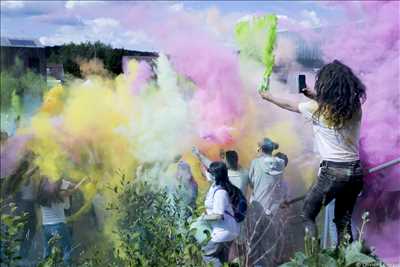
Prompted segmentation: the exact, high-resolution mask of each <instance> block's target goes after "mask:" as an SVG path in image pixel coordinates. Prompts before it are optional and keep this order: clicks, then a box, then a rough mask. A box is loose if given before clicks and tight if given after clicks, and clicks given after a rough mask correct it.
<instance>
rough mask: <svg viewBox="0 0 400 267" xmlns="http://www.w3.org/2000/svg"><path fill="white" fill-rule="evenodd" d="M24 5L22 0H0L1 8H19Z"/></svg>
mask: <svg viewBox="0 0 400 267" xmlns="http://www.w3.org/2000/svg"><path fill="white" fill-rule="evenodd" d="M24 6H25V3H24V1H1V8H4V9H19V8H23V7H24Z"/></svg>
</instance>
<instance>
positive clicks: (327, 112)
mask: <svg viewBox="0 0 400 267" xmlns="http://www.w3.org/2000/svg"><path fill="white" fill-rule="evenodd" d="M315 91H316V100H317V102H318V109H317V110H316V112H315V113H314V116H315V117H316V119H318V120H319V119H320V117H321V116H323V118H324V119H325V120H327V122H328V123H329V125H330V126H331V127H333V128H335V129H340V128H342V127H343V126H344V125H345V124H346V122H347V121H349V120H351V119H352V118H353V116H354V115H355V114H358V113H359V111H360V109H361V103H362V102H363V101H364V100H365V99H366V92H365V86H364V84H363V83H362V82H361V81H360V79H359V78H358V77H357V76H356V75H355V74H354V73H353V71H352V70H351V69H350V68H349V67H348V66H346V65H344V64H343V63H341V62H340V61H338V60H334V61H333V62H331V63H329V64H326V65H325V66H323V67H322V68H321V69H320V70H319V71H318V73H317V77H316V82H315Z"/></svg>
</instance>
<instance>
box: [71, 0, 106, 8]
mask: <svg viewBox="0 0 400 267" xmlns="http://www.w3.org/2000/svg"><path fill="white" fill-rule="evenodd" d="M102 3H104V1H81V0H68V1H67V2H65V8H66V9H74V8H75V7H79V6H86V5H92V4H102Z"/></svg>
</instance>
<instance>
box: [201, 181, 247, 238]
mask: <svg viewBox="0 0 400 267" xmlns="http://www.w3.org/2000/svg"><path fill="white" fill-rule="evenodd" d="M204 206H205V208H206V211H207V214H223V215H224V218H223V219H222V220H218V221H212V222H211V227H212V232H211V241H213V242H217V243H220V242H227V241H232V240H234V239H236V238H237V237H238V236H239V233H240V226H239V224H238V223H237V222H236V220H235V219H234V218H233V217H232V216H233V209H232V205H231V203H230V200H229V196H228V192H226V191H225V190H224V189H222V188H221V187H220V186H216V185H215V184H213V185H212V186H211V187H210V189H209V190H208V193H207V196H206V200H205V202H204ZM228 213H229V214H231V215H229V214H228Z"/></svg>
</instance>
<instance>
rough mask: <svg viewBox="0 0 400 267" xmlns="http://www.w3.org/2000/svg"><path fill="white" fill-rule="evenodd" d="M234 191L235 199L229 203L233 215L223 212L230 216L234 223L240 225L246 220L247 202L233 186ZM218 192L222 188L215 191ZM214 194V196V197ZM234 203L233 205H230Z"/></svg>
mask: <svg viewBox="0 0 400 267" xmlns="http://www.w3.org/2000/svg"><path fill="white" fill-rule="evenodd" d="M233 187H234V188H235V189H234V190H235V191H236V192H235V195H236V196H237V198H236V199H235V200H234V201H231V205H232V209H233V213H234V214H230V213H229V212H227V211H225V212H226V213H228V214H229V215H230V216H232V217H233V218H234V219H235V221H236V222H238V223H240V222H243V221H244V219H245V218H246V212H247V200H246V197H245V196H244V195H243V193H242V191H241V190H240V189H239V188H237V187H236V186H233ZM218 190H223V189H222V188H218V189H217V190H215V192H217V191H218ZM215 192H214V195H215ZM232 202H235V203H232Z"/></svg>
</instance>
